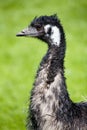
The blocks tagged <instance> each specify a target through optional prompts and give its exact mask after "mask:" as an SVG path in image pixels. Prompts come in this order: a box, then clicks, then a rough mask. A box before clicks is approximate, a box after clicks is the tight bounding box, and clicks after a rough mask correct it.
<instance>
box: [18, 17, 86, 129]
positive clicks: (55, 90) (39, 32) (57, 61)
mask: <svg viewBox="0 0 87 130" xmlns="http://www.w3.org/2000/svg"><path fill="white" fill-rule="evenodd" d="M17 36H32V37H37V38H39V39H41V40H43V41H45V42H46V43H47V44H48V51H47V53H46V55H45V56H44V58H43V59H42V62H41V63H40V66H39V69H38V71H37V74H36V78H35V82H34V85H33V89H32V91H31V98H30V107H29V116H28V123H27V128H28V130H87V103H85V102H82V103H73V102H72V100H71V99H70V97H69V94H68V91H67V86H66V81H65V77H64V57H65V50H66V41H65V35H64V31H63V28H62V25H61V24H60V21H59V20H58V18H57V16H55V15H52V16H41V17H39V18H35V19H34V20H33V22H32V23H31V24H30V26H29V27H28V29H27V30H23V31H22V32H21V33H19V34H18V35H17Z"/></svg>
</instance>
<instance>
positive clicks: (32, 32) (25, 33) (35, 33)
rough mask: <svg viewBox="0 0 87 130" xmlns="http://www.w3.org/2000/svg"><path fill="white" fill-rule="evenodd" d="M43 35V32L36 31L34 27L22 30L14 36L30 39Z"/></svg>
mask: <svg viewBox="0 0 87 130" xmlns="http://www.w3.org/2000/svg"><path fill="white" fill-rule="evenodd" d="M43 34H44V31H43V30H41V31H37V29H36V28H34V27H27V28H25V29H24V30H22V31H21V32H19V33H18V34H16V36H26V37H27V36H31V37H38V36H42V35H43Z"/></svg>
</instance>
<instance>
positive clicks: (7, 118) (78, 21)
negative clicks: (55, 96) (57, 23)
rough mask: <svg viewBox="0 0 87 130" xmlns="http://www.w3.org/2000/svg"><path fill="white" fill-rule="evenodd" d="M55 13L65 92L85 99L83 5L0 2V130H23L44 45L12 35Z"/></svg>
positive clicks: (78, 1)
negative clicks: (62, 40)
mask: <svg viewBox="0 0 87 130" xmlns="http://www.w3.org/2000/svg"><path fill="white" fill-rule="evenodd" d="M53 13H57V14H58V16H59V18H60V19H61V22H62V23H63V26H64V29H65V33H66V40H67V53H66V58H65V66H66V73H65V74H66V77H67V85H68V91H69V93H70V97H71V98H72V100H73V101H75V102H77V101H81V100H84V98H83V97H87V1H86V0H73V1H71V0H61V1H58V0H55V1H53V0H48V1H46V0H42V1H41V0H33V1H28V0H25V1H23V0H19V1H18V0H7V1H5V0H2V1H0V130H19V129H21V130H25V124H26V115H27V107H28V97H29V95H30V90H31V88H32V84H33V81H34V76H35V73H36V70H37V68H38V65H39V63H40V60H41V58H42V56H43V55H44V54H45V52H46V48H47V46H46V44H42V42H41V41H38V40H37V39H31V38H30V39H28V38H17V37H16V36H15V35H16V33H17V32H18V31H20V30H22V29H23V28H24V27H26V26H27V25H28V23H29V22H30V21H31V20H32V19H33V18H34V17H35V16H40V15H44V14H46V15H50V14H53Z"/></svg>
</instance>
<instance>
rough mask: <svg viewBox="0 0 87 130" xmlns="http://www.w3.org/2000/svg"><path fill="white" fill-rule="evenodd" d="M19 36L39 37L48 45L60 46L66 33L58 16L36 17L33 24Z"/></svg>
mask: <svg viewBox="0 0 87 130" xmlns="http://www.w3.org/2000/svg"><path fill="white" fill-rule="evenodd" d="M17 36H26V37H29V36H31V37H37V38H39V39H41V40H43V41H45V42H46V43H48V45H56V46H59V45H60V42H61V38H62V36H63V37H64V32H63V28H62V26H61V24H60V21H59V19H58V18H57V15H51V16H40V17H35V18H34V19H33V21H32V22H31V24H30V25H29V26H28V27H27V28H25V29H24V30H22V31H21V32H19V33H18V34H17Z"/></svg>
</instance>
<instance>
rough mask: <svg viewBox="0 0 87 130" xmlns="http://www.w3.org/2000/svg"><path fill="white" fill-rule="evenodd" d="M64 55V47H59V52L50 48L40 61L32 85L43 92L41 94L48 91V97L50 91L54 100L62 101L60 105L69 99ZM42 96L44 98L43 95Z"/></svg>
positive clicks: (57, 49)
mask: <svg viewBox="0 0 87 130" xmlns="http://www.w3.org/2000/svg"><path fill="white" fill-rule="evenodd" d="M64 55H65V50H64V47H63V48H62V47H61V50H60V48H57V47H56V46H52V47H50V48H49V49H48V51H47V54H46V56H45V57H44V58H43V59H42V62H41V64H40V68H39V70H38V72H37V76H36V81H35V84H34V85H35V86H36V87H37V88H38V87H39V88H38V91H41V92H42V91H43V92H42V93H44V92H45V91H48V96H50V93H51V92H50V91H52V93H51V94H52V95H53V96H55V100H62V103H64V104H65V100H67V101H69V100H70V99H69V96H68V92H67V89H66V83H65V77H64V64H63V62H64ZM43 95H44V97H46V96H45V93H44V94H43ZM59 98H60V99H59ZM60 102H61V101H60Z"/></svg>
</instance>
